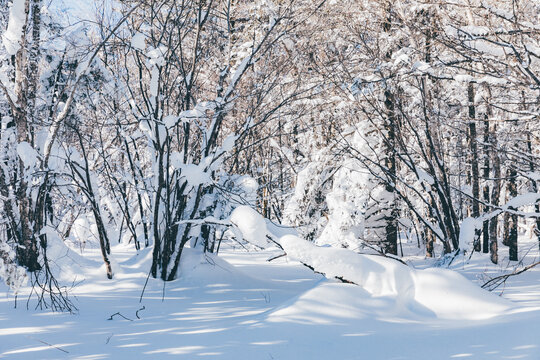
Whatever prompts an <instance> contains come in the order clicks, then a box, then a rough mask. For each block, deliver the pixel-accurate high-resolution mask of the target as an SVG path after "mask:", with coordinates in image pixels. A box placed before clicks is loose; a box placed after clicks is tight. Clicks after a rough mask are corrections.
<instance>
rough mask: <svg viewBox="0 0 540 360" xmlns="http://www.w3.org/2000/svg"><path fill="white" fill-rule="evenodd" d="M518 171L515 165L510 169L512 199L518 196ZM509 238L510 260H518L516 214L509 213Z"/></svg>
mask: <svg viewBox="0 0 540 360" xmlns="http://www.w3.org/2000/svg"><path fill="white" fill-rule="evenodd" d="M516 177H517V171H516V169H515V168H514V167H511V168H510V169H509V170H508V194H509V196H510V199H512V198H514V197H516V196H517V185H516ZM508 209H509V210H511V211H515V210H517V209H515V208H513V207H511V206H510V207H508ZM507 236H508V238H507V240H506V242H507V243H508V248H509V249H508V250H509V255H510V260H512V261H517V260H518V216H517V215H516V214H509V221H508V234H507Z"/></svg>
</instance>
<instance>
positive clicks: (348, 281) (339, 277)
mask: <svg viewBox="0 0 540 360" xmlns="http://www.w3.org/2000/svg"><path fill="white" fill-rule="evenodd" d="M301 264H302V265H304V266H305V267H307V268H308V269H311V270H312V271H313V272H314V273H315V274H321V275H322V276H324V277H326V274H325V273H323V272H320V271H317V270H315V268H314V267H313V266H311V265H308V264H306V263H303V262H301ZM334 278H336V279H338V280H339V281H341V282H342V283H345V284H353V285H358V284H357V283H355V282H354V281H351V280H347V279H345V278H344V277H343V276H334Z"/></svg>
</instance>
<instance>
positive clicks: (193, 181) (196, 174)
mask: <svg viewBox="0 0 540 360" xmlns="http://www.w3.org/2000/svg"><path fill="white" fill-rule="evenodd" d="M173 161H174V160H173ZM176 162H177V163H178V161H176ZM181 169H182V177H184V178H185V179H186V181H187V182H188V184H189V185H191V186H198V185H200V184H209V183H212V178H211V177H210V174H208V173H207V172H206V171H204V167H203V166H202V165H201V164H199V165H196V164H184V165H182V167H181Z"/></svg>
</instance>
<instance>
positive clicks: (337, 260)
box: [280, 235, 513, 319]
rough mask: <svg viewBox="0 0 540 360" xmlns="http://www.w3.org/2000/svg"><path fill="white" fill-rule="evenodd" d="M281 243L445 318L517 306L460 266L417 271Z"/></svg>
mask: <svg viewBox="0 0 540 360" xmlns="http://www.w3.org/2000/svg"><path fill="white" fill-rule="evenodd" d="M280 244H281V246H282V247H283V249H284V250H285V252H286V253H287V256H288V257H289V258H292V259H294V260H298V261H300V262H301V263H303V264H305V265H307V266H309V267H310V268H312V269H313V270H314V271H316V272H319V273H321V274H324V275H325V276H326V277H327V278H338V279H341V280H342V281H345V282H349V283H353V284H356V285H358V286H360V287H362V288H363V289H364V290H366V291H367V292H368V293H369V294H370V296H372V297H387V298H392V299H393V300H395V302H396V306H398V307H404V308H406V309H408V310H410V311H413V312H417V313H418V312H420V313H423V314H426V313H427V314H431V315H433V316H435V317H437V318H443V319H486V318H491V317H493V316H496V315H497V314H501V313H503V312H505V311H508V310H509V309H511V308H512V307H513V305H512V304H511V303H510V302H508V301H506V300H504V299H502V298H499V297H497V296H495V295H494V294H491V293H489V292H487V291H485V290H483V289H481V288H480V287H478V286H476V285H475V284H473V283H472V282H470V281H469V280H467V279H466V278H465V277H463V276H462V275H460V274H458V273H457V272H455V271H452V270H448V269H440V268H428V269H425V270H416V269H413V268H411V267H409V266H407V265H404V264H402V263H400V262H399V261H396V260H394V259H391V258H386V257H382V256H376V255H363V254H357V253H355V252H353V251H351V250H348V249H339V248H331V247H318V246H316V245H314V244H312V243H310V242H308V241H305V240H303V239H301V238H299V237H297V236H293V235H286V236H283V237H282V238H281V239H280Z"/></svg>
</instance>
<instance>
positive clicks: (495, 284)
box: [482, 261, 540, 291]
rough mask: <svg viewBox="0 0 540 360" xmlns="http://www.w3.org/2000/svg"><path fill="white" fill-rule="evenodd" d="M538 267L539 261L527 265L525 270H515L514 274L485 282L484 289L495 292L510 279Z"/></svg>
mask: <svg viewBox="0 0 540 360" xmlns="http://www.w3.org/2000/svg"><path fill="white" fill-rule="evenodd" d="M537 265H540V261H537V262H535V263H533V264H530V265H527V266H525V267H524V268H521V269H519V270H514V271H513V272H511V273H509V274H504V275H501V276H497V277H494V278H493V279H491V280H489V281H487V282H485V283H484V285H482V289H485V288H488V290H489V291H493V290H495V289H496V288H498V287H499V286H501V285H502V284H504V283H505V282H506V280H508V278H509V277H511V276H516V275H519V274H521V273H524V272H525V271H527V270H529V269H532V268H533V267H535V266H537Z"/></svg>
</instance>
